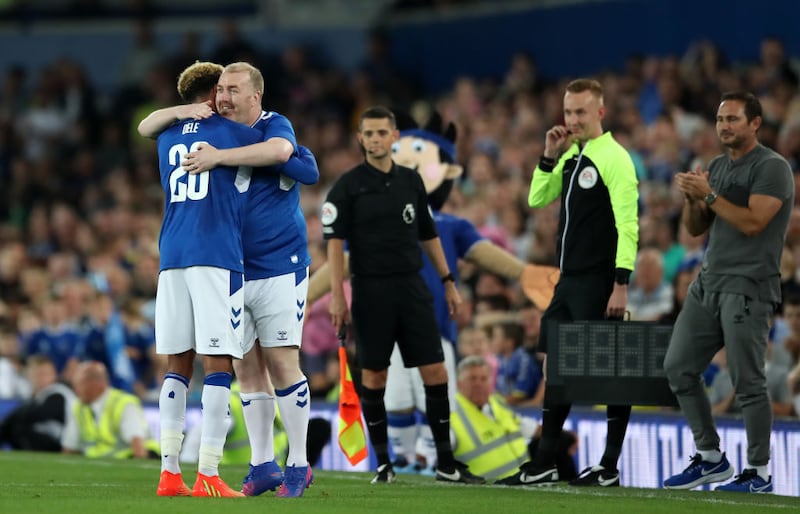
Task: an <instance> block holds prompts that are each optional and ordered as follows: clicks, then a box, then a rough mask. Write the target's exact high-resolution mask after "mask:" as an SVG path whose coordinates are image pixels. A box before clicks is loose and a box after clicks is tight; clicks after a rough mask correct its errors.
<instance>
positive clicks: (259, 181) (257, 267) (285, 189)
mask: <svg viewBox="0 0 800 514" xmlns="http://www.w3.org/2000/svg"><path fill="white" fill-rule="evenodd" d="M253 128H255V129H256V130H258V131H259V132H260V133H261V141H266V140H268V139H271V138H273V137H282V138H284V139H287V140H289V141H291V143H292V145H293V146H294V147H295V150H296V149H297V140H296V139H295V135H294V129H293V128H292V125H291V123H290V122H289V120H288V119H287V118H286V117H285V116H283V115H281V114H278V113H276V112H262V113H261V116H260V117H259V119H258V120H257V121H256V122H255V123H254V124H253ZM309 264H311V256H310V255H309V253H308V236H307V233H306V220H305V217H304V216H303V211H302V209H301V208H300V189H299V184H297V183H296V182H295V181H294V180H292V179H290V178H288V177H286V176H284V175H281V174H280V172H279V169H277V168H276V167H272V166H269V167H265V168H258V169H256V170H254V172H253V178H252V182H251V184H250V193H249V198H248V200H247V215H246V217H245V221H244V277H245V280H258V279H264V278H269V277H275V276H278V275H285V274H287V273H294V272H297V271H300V270H304V269H305V268H306V267H308V265H309Z"/></svg>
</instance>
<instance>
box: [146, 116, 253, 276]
mask: <svg viewBox="0 0 800 514" xmlns="http://www.w3.org/2000/svg"><path fill="white" fill-rule="evenodd" d="M260 140H261V139H260V134H259V132H258V131H257V130H254V129H251V128H250V127H247V126H245V125H241V124H239V123H235V122H233V121H229V120H226V119H225V118H223V117H222V116H218V115H214V116H211V117H210V118H207V119H204V120H185V121H182V122H179V123H176V124H174V125H172V126H171V127H169V128H168V129H167V130H165V131H164V132H162V133H161V135H160V136H159V137H158V158H159V168H160V171H161V185H162V187H163V188H164V192H165V193H166V198H165V203H164V221H163V223H162V225H161V235H160V237H159V241H158V247H159V251H160V256H161V270H165V269H170V268H186V267H189V266H214V267H218V268H223V269H228V270H231V271H237V272H240V273H241V272H243V271H244V266H243V260H244V259H243V250H242V228H243V225H244V214H245V208H246V205H247V204H246V201H247V195H246V194H245V193H247V191H248V189H249V187H250V176H251V171H252V170H251V169H250V168H247V167H240V168H236V167H229V166H222V167H218V168H215V169H213V170H211V171H206V172H203V173H200V174H197V175H190V174H189V173H188V172H186V171H185V170H184V169H183V168H182V167H181V161H182V160H183V158H184V157H185V156H186V154H187V153H189V152H192V151H194V150H195V149H196V148H197V146H198V145H199V144H200V143H208V144H210V145H213V146H214V147H216V148H220V149H223V148H235V147H239V146H246V145H251V144H254V143H257V142H259V141H260Z"/></svg>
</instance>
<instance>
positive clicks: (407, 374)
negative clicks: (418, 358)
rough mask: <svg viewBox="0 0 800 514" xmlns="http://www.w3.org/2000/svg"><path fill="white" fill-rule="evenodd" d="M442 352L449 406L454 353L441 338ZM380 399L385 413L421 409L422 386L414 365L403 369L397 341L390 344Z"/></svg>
mask: <svg viewBox="0 0 800 514" xmlns="http://www.w3.org/2000/svg"><path fill="white" fill-rule="evenodd" d="M442 350H443V351H444V366H445V368H446V369H447V396H448V397H449V398H450V407H451V408H452V406H453V405H455V403H454V402H455V401H456V387H457V385H456V383H457V381H458V380H457V377H456V354H455V349H454V348H453V344H452V343H451V342H449V341H448V340H447V339H444V338H442ZM383 402H384V403H385V404H386V410H387V411H389V412H399V411H405V410H409V409H414V408H416V409H417V410H418V411H420V412H425V385H424V384H423V382H422V375H420V374H419V369H418V368H407V367H406V366H405V364H404V363H403V357H402V356H401V355H400V349H399V348H398V347H397V344H395V345H394V350H392V356H391V358H390V359H389V369H388V370H387V373H386V392H385V394H384V395H383Z"/></svg>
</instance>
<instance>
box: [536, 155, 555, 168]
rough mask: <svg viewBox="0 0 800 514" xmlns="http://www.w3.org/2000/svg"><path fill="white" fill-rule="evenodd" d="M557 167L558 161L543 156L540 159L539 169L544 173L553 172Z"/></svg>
mask: <svg viewBox="0 0 800 514" xmlns="http://www.w3.org/2000/svg"><path fill="white" fill-rule="evenodd" d="M555 167H556V160H555V159H551V158H550V157H545V156H544V155H542V156H541V157H540V158H539V169H540V170H542V171H553V168H555Z"/></svg>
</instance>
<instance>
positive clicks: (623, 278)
mask: <svg viewBox="0 0 800 514" xmlns="http://www.w3.org/2000/svg"><path fill="white" fill-rule="evenodd" d="M630 278H631V270H629V269H625V268H617V269H616V270H614V282H616V283H617V284H619V285H621V286H625V285H628V282H629V281H630Z"/></svg>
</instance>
